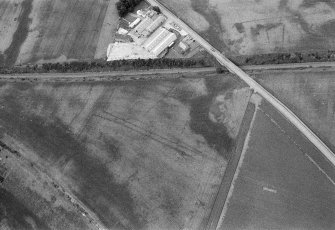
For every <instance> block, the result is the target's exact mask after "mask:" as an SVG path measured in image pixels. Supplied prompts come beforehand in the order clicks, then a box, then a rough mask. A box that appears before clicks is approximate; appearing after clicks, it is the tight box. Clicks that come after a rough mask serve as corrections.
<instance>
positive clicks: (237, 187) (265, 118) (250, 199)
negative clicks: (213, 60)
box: [218, 101, 335, 230]
mask: <svg viewBox="0 0 335 230" xmlns="http://www.w3.org/2000/svg"><path fill="white" fill-rule="evenodd" d="M236 172H237V173H236V175H235V176H236V177H235V178H234V181H233V186H232V190H231V192H230V194H228V198H227V201H226V206H225V208H224V209H223V214H222V218H221V221H220V225H219V228H218V229H232V230H233V229H329V230H330V229H334V228H335V190H334V187H335V184H334V181H335V180H334V179H335V170H334V167H333V166H331V165H330V163H329V162H327V161H326V160H325V158H323V157H322V155H321V153H320V152H319V151H317V150H316V149H315V147H314V146H313V145H312V144H311V143H310V142H309V141H308V140H306V139H305V138H304V137H303V136H302V135H301V133H299V132H298V131H297V130H296V129H295V127H293V126H292V125H291V124H290V123H289V122H288V121H287V120H286V119H285V118H284V117H282V116H281V115H280V114H279V113H278V112H277V111H276V110H275V109H274V108H273V107H272V106H270V105H269V104H268V103H266V102H265V101H262V102H261V105H260V106H259V107H257V108H256V114H255V118H254V120H253V122H252V124H251V127H250V131H249V134H248V137H247V139H246V142H245V144H244V148H243V150H242V153H241V160H240V164H239V165H238V168H237V171H236Z"/></svg>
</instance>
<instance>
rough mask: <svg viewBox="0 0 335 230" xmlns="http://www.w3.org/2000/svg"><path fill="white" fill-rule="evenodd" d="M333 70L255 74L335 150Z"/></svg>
mask: <svg viewBox="0 0 335 230" xmlns="http://www.w3.org/2000/svg"><path fill="white" fill-rule="evenodd" d="M334 77H335V73H334V72H332V71H331V72H328V71H326V72H293V73H290V72H288V71H285V72H284V73H266V74H257V75H256V78H257V79H258V80H259V82H260V83H261V84H262V85H264V86H266V87H267V88H268V89H269V90H271V91H272V92H273V93H274V94H275V95H276V96H277V97H278V98H280V99H281V101H283V102H284V103H285V104H286V105H288V106H289V107H290V108H291V109H292V110H293V111H294V112H295V113H296V114H298V115H299V117H300V118H301V119H303V120H304V121H305V122H306V123H307V124H309V126H310V127H311V128H312V129H313V130H314V131H315V132H316V133H317V134H318V135H319V136H320V137H321V138H322V139H323V140H324V141H325V142H326V143H327V144H328V145H329V146H330V147H332V149H333V151H334V150H335V116H334V114H335V111H334V110H335V81H334Z"/></svg>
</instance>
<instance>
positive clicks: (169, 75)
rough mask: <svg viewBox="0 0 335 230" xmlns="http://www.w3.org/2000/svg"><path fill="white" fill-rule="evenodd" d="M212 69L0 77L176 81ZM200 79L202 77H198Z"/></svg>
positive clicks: (19, 79) (0, 78) (5, 77)
mask: <svg viewBox="0 0 335 230" xmlns="http://www.w3.org/2000/svg"><path fill="white" fill-rule="evenodd" d="M215 73H216V72H215V68H214V67H206V68H189V69H153V70H144V71H114V72H98V73H94V72H83V73H43V74H15V75H0V81H6V82H24V81H27V82H81V81H88V82H95V81H127V80H150V79H176V78H181V77H186V78H199V75H200V74H215ZM200 76H201V77H202V75H200Z"/></svg>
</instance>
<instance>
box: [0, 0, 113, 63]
mask: <svg viewBox="0 0 335 230" xmlns="http://www.w3.org/2000/svg"><path fill="white" fill-rule="evenodd" d="M115 2H116V0H108V1H106V0H69V1H63V0H43V1H39V0H14V1H12V0H3V1H1V2H0V37H1V39H2V40H3V41H4V42H3V43H1V45H0V54H1V58H0V64H2V65H6V66H10V65H14V64H21V63H36V62H43V61H45V60H48V61H65V60H73V59H80V60H83V59H93V58H102V57H105V56H106V49H107V46H108V44H109V43H110V42H112V41H113V38H114V34H115V30H116V26H117V23H118V15H117V12H116V9H115Z"/></svg>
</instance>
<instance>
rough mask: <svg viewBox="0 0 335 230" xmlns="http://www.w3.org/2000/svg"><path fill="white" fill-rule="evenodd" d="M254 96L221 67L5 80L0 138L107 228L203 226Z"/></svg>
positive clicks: (1, 91)
mask: <svg viewBox="0 0 335 230" xmlns="http://www.w3.org/2000/svg"><path fill="white" fill-rule="evenodd" d="M249 97H250V91H249V89H248V88H246V87H245V85H244V84H243V83H241V82H239V81H236V80H235V79H233V78H230V77H226V78H223V77H222V76H210V77H208V78H201V77H199V78H194V79H175V80H159V81H158V80H150V81H128V82H114V83H113V82H105V83H104V82H102V83H101V82H100V83H85V82H83V83H44V84H31V83H2V84H1V86H0V103H1V105H2V106H1V107H0V126H1V139H0V140H1V141H2V142H4V143H14V144H15V145H14V144H13V145H12V146H14V147H13V148H15V149H17V150H18V152H19V154H20V156H21V158H22V159H26V161H28V162H32V164H34V165H38V166H39V167H40V168H41V169H46V170H45V171H46V172H48V174H49V176H50V177H52V178H53V179H54V180H55V181H57V183H58V184H60V185H61V186H62V187H64V188H65V189H66V190H68V191H70V192H71V194H73V195H74V196H75V197H77V198H78V199H79V200H80V201H81V202H82V203H83V204H84V205H85V206H86V207H88V208H89V209H90V210H91V211H92V212H93V213H95V214H96V216H97V217H98V218H99V220H100V221H101V222H102V223H103V225H105V226H106V227H107V228H111V229H202V228H203V227H204V224H205V223H204V220H205V219H206V218H207V217H208V215H209V213H210V211H211V207H212V205H213V202H214V199H215V196H216V194H217V191H218V188H219V185H220V183H221V179H222V176H223V174H224V172H225V168H226V165H227V161H228V160H229V159H230V156H231V153H232V151H233V149H234V145H235V142H236V138H237V134H238V132H239V127H240V125H241V122H242V119H243V116H244V111H245V109H246V107H247V104H248V101H249ZM4 183H10V181H7V179H6V180H5V182H4ZM32 199H34V198H32ZM32 213H34V212H32ZM37 217H40V215H37Z"/></svg>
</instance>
